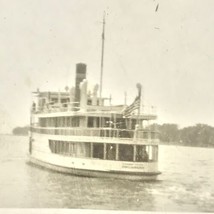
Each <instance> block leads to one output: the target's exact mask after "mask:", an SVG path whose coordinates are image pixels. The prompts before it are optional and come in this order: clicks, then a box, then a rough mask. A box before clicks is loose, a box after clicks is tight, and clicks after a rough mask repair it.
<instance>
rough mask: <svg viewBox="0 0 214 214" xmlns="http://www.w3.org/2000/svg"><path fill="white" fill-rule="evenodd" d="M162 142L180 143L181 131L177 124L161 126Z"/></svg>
mask: <svg viewBox="0 0 214 214" xmlns="http://www.w3.org/2000/svg"><path fill="white" fill-rule="evenodd" d="M159 131H160V140H161V141H162V142H168V143H169V142H178V141H179V130H178V125H177V124H163V125H160V126H159Z"/></svg>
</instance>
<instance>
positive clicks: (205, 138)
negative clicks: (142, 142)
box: [13, 124, 214, 147]
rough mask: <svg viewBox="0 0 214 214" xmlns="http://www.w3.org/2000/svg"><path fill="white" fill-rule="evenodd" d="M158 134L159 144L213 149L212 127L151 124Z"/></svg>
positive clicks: (21, 132)
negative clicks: (179, 126) (180, 127)
mask: <svg viewBox="0 0 214 214" xmlns="http://www.w3.org/2000/svg"><path fill="white" fill-rule="evenodd" d="M152 126H153V127H152V128H154V127H155V128H156V129H157V130H158V132H159V138H160V141H161V143H164V144H177V145H183V146H199V147H214V127H212V126H209V125H205V124H196V125H195V126H189V127H185V128H182V129H179V128H178V125H177V124H163V125H159V124H153V125H152ZM28 130H29V126H24V127H16V128H14V129H13V134H14V135H28Z"/></svg>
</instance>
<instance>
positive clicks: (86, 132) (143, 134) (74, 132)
mask: <svg viewBox="0 0 214 214" xmlns="http://www.w3.org/2000/svg"><path fill="white" fill-rule="evenodd" d="M31 131H33V132H36V133H39V134H49V135H70V136H94V137H110V138H133V137H136V138H140V139H157V138H158V133H157V132H150V131H137V132H136V133H135V131H132V130H131V131H130V130H120V129H113V130H108V129H44V128H31ZM135 135H136V136H135Z"/></svg>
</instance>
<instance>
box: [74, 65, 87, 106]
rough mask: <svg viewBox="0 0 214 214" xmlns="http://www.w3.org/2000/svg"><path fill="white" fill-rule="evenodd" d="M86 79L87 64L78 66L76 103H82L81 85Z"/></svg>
mask: <svg viewBox="0 0 214 214" xmlns="http://www.w3.org/2000/svg"><path fill="white" fill-rule="evenodd" d="M84 79H86V64H84V63H78V64H76V82H75V102H80V83H81V82H82V81H83V80H84Z"/></svg>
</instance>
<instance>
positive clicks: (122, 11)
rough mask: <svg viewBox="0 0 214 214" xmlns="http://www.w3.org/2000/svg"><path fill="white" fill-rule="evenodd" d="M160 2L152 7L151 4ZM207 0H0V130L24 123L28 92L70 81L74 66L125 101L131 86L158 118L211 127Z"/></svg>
mask: <svg viewBox="0 0 214 214" xmlns="http://www.w3.org/2000/svg"><path fill="white" fill-rule="evenodd" d="M158 4H159V7H158V9H157V11H156V8H157V5H158ZM213 8H214V1H213V0H206V1H204V0H173V1H172V0H134V1H133V0H90V1H89V0H20V1H16V0H0V118H1V122H0V133H9V132H11V129H12V128H13V127H15V126H23V125H27V124H28V123H29V109H30V106H31V92H32V91H35V90H36V89H37V88H40V90H55V91H57V90H61V91H63V90H64V88H65V86H69V87H71V86H73V85H74V77H75V75H74V74H75V64H76V63H78V62H84V63H86V64H87V72H88V73H87V77H88V80H89V82H90V83H91V84H96V83H99V77H100V58H101V30H102V24H101V22H102V16H103V11H104V10H105V11H106V12H107V17H106V22H107V24H106V43H105V57H104V58H105V60H104V81H103V94H104V95H105V96H109V94H112V97H113V102H116V103H118V102H119V101H121V102H123V100H124V91H127V95H128V102H129V103H131V102H132V100H133V99H134V96H135V95H136V94H137V90H136V83H138V82H140V83H142V85H143V88H144V99H145V100H144V102H145V103H146V104H150V105H154V106H157V109H158V116H159V121H158V122H159V123H177V124H179V125H180V126H181V127H183V126H188V125H194V124H196V123H205V124H209V125H213V126H214V74H213V72H214V60H213V56H214V42H213V38H214V13H213Z"/></svg>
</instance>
